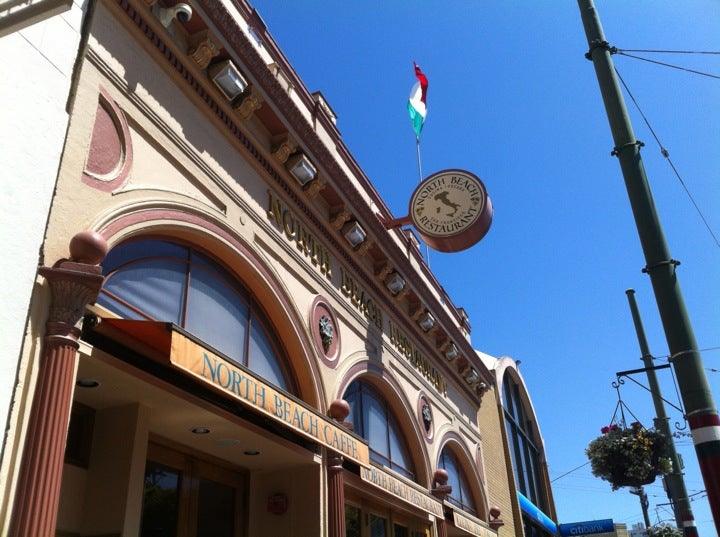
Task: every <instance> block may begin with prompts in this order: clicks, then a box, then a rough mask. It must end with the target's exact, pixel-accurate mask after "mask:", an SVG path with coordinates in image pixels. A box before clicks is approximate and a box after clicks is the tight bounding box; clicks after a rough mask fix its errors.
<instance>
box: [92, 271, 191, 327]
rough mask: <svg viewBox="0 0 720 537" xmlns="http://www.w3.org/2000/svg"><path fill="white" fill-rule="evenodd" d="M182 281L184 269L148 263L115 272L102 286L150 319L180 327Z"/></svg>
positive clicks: (184, 274) (183, 279)
mask: <svg viewBox="0 0 720 537" xmlns="http://www.w3.org/2000/svg"><path fill="white" fill-rule="evenodd" d="M185 279H186V267H185V265H183V264H181V263H178V262H174V261H168V260H151V261H143V262H140V263H133V264H131V265H127V266H126V267H125V268H123V269H122V270H120V271H118V272H115V273H114V274H112V275H111V276H110V277H109V278H108V279H107V281H106V282H105V285H104V289H105V290H106V291H108V292H109V293H111V294H112V295H114V296H117V297H120V298H122V299H123V300H124V301H125V302H126V303H128V304H130V305H132V306H135V307H136V308H137V309H139V310H141V311H143V312H144V313H146V314H147V315H148V316H149V317H151V318H152V319H155V320H157V321H165V322H173V323H175V324H178V325H180V324H181V321H182V301H183V296H184V294H185Z"/></svg>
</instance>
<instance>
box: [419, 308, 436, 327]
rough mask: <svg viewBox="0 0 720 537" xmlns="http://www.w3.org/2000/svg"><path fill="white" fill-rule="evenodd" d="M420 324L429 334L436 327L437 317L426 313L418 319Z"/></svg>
mask: <svg viewBox="0 0 720 537" xmlns="http://www.w3.org/2000/svg"><path fill="white" fill-rule="evenodd" d="M418 324H419V325H420V328H422V329H423V330H425V331H426V332H427V331H428V330H430V329H431V328H432V327H433V326H435V317H433V316H432V314H431V313H430V312H429V311H426V312H425V313H423V314H422V315H421V316H420V318H419V319H418Z"/></svg>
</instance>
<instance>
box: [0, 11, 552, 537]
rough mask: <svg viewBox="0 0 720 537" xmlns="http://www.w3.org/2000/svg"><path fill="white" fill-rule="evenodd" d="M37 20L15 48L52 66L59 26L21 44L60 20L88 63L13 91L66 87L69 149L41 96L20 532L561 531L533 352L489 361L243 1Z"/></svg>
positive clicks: (17, 438) (19, 171)
mask: <svg viewBox="0 0 720 537" xmlns="http://www.w3.org/2000/svg"><path fill="white" fill-rule="evenodd" d="M23 7H24V8H25V9H28V10H31V11H28V12H25V14H24V15H25V16H22V15H23V14H22V13H21V14H19V15H20V16H18V13H16V12H14V11H12V10H10V11H9V12H7V13H4V14H3V17H4V18H3V22H2V26H0V28H2V29H3V33H4V34H5V36H4V37H2V38H0V48H1V49H2V50H5V51H6V54H8V53H9V51H12V50H13V49H14V48H17V47H22V48H25V49H28V52H27V58H28V61H31V60H32V61H34V62H36V63H37V64H42V63H43V62H46V61H47V58H48V54H47V53H45V52H43V50H42V48H43V47H45V48H47V49H50V50H52V49H53V40H51V39H50V37H48V36H49V34H50V32H49V31H47V32H46V33H43V36H44V37H43V40H42V43H40V44H37V45H34V46H29V44H33V42H32V41H31V40H30V39H28V37H27V36H28V35H31V34H33V32H35V35H38V34H39V33H40V32H38V30H39V29H40V28H43V29H46V30H47V29H48V28H51V27H52V28H55V27H56V25H58V24H59V25H60V27H62V28H63V29H64V30H65V31H70V30H71V31H70V34H71V35H73V36H74V41H72V42H69V43H68V42H66V41H62V40H61V42H62V43H65V46H67V47H68V48H69V51H74V53H73V54H70V52H68V51H66V54H65V55H64V56H63V58H64V59H61V60H57V62H58V63H59V64H61V65H62V69H60V68H57V66H56V68H55V71H59V72H61V73H62V76H60V77H59V79H58V80H57V81H54V82H53V81H52V80H49V81H48V84H49V85H48V86H42V84H41V82H40V81H36V83H37V84H39V85H35V86H32V87H31V88H30V89H28V90H27V92H26V93H25V94H24V95H16V96H15V98H17V99H20V98H23V97H24V98H26V99H30V100H31V101H32V100H35V99H40V98H42V95H43V94H44V92H47V91H55V92H57V94H54V95H53V99H54V101H53V104H52V106H51V107H50V108H51V109H52V110H51V111H52V115H50V116H49V117H47V118H45V120H46V121H48V122H51V123H52V126H53V129H54V130H52V131H50V132H44V135H45V136H47V137H49V138H51V139H52V146H51V147H52V148H54V149H52V150H51V151H48V152H47V154H46V153H45V150H44V147H42V145H41V144H37V145H33V144H32V140H30V138H32V132H33V129H34V128H37V126H38V125H42V124H43V123H42V122H43V118H42V109H35V108H33V106H32V105H31V104H30V103H26V104H27V106H25V107H23V114H24V115H25V116H27V115H29V116H30V119H26V120H24V121H25V122H27V125H26V126H25V127H24V130H23V128H21V127H22V124H23V114H19V113H18V114H17V116H13V119H14V122H11V123H10V125H11V126H10V127H4V131H5V132H4V134H10V133H11V132H13V130H14V131H15V132H16V133H17V135H18V141H17V145H23V152H19V150H18V153H17V154H15V155H11V154H9V153H7V154H6V157H7V158H10V159H11V160H18V161H19V162H18V163H17V165H16V167H14V168H11V169H12V170H14V171H15V172H16V173H15V176H14V177H13V178H12V188H14V189H15V190H14V191H15V192H17V193H18V196H19V197H18V198H17V199H18V202H17V203H18V204H17V205H16V206H14V207H12V210H13V211H14V213H12V214H11V219H14V218H17V219H18V221H19V222H21V223H22V222H24V221H28V222H30V235H31V236H29V237H25V236H23V237H20V236H17V235H16V236H12V237H8V239H7V242H8V244H9V245H10V246H11V251H15V250H17V251H18V252H21V253H22V257H23V259H24V261H23V263H22V264H21V265H19V266H18V270H16V271H13V272H11V271H10V270H8V271H7V272H6V271H5V270H3V272H4V273H5V274H4V276H3V277H4V278H7V279H8V282H9V283H8V285H9V286H10V287H13V286H12V282H16V281H19V280H16V279H15V278H25V280H27V285H24V286H20V285H16V286H14V287H15V290H14V291H13V293H14V294H13V301H14V302H13V303H12V307H13V309H14V310H15V312H14V320H13V323H14V324H10V325H9V327H8V328H6V331H8V334H7V337H6V338H3V339H6V340H7V341H9V342H11V344H12V345H15V347H12V348H10V349H9V354H10V355H11V356H15V355H17V356H18V360H17V362H16V363H13V364H12V366H11V368H9V369H7V370H3V379H2V382H3V384H4V385H5V386H6V387H7V392H8V393H9V394H10V395H9V397H10V400H9V401H8V402H7V424H8V426H7V428H6V434H5V437H4V442H3V451H2V462H1V465H0V476H2V479H1V480H0V481H1V482H2V485H1V487H2V488H1V489H0V521H1V522H2V526H1V528H2V530H1V531H2V534H3V535H13V536H21V535H22V536H28V537H30V536H32V537H37V536H41V535H42V536H45V535H47V536H50V535H62V536H66V537H70V536H101V535H102V536H110V535H113V536H115V535H118V536H120V535H121V536H166V535H167V536H175V535H178V536H179V535H182V536H204V535H208V536H210V535H212V536H218V537H225V536H227V537H238V536H252V537H254V536H276V535H287V536H309V535H327V536H330V537H340V536H345V535H348V536H363V537H366V536H384V535H393V536H396V537H402V536H408V537H417V536H428V537H429V536H442V537H444V536H460V535H468V534H470V535H482V536H485V537H494V536H495V535H502V536H505V535H507V536H510V535H516V536H518V537H519V536H522V535H529V534H533V535H543V534H551V533H553V532H554V530H553V527H552V520H554V519H556V516H555V512H554V506H553V502H552V494H551V490H550V487H549V479H548V475H547V465H546V463H545V455H544V449H543V447H542V439H541V436H540V432H539V428H538V426H537V423H536V420H535V417H534V412H533V411H532V405H531V404H530V399H529V397H528V394H527V391H526V389H525V387H524V383H523V382H522V378H521V377H520V375H519V373H518V372H517V368H516V367H515V364H514V362H513V361H512V360H510V359H509V358H502V359H500V360H497V359H494V358H492V357H490V356H487V355H484V354H482V353H478V352H477V351H476V350H475V349H473V347H472V344H471V341H470V323H469V319H468V317H467V315H466V314H465V312H464V310H462V308H457V307H455V306H454V305H453V303H452V300H451V297H448V296H446V295H445V292H444V291H443V289H442V287H441V286H440V284H439V283H438V282H437V280H436V279H435V277H434V275H433V274H432V273H431V272H430V270H429V268H428V267H427V265H426V264H425V263H424V261H423V258H422V255H421V253H420V251H419V248H418V242H417V240H416V238H415V236H414V235H413V234H412V232H411V231H409V230H403V229H401V228H400V227H392V226H388V225H387V224H388V222H389V221H391V220H392V219H393V215H391V214H390V211H389V210H388V208H387V207H386V206H385V204H384V203H383V201H382V199H381V198H380V196H379V195H378V193H377V192H376V190H375V189H374V187H373V186H372V184H371V182H370V180H369V179H368V178H367V177H366V176H365V175H364V173H363V172H362V170H361V168H360V167H359V165H358V164H357V162H355V160H354V159H353V157H352V155H351V154H350V153H349V152H348V150H347V148H346V147H345V146H344V144H343V142H342V140H341V137H340V133H339V131H338V128H337V126H336V116H335V113H334V111H333V109H332V108H331V107H330V105H329V104H328V103H327V102H326V101H325V99H324V98H323V96H322V94H320V93H311V92H309V91H308V90H307V88H306V87H305V86H304V85H303V83H302V81H301V80H300V78H299V77H298V76H297V74H296V73H295V71H294V70H293V68H292V66H291V65H290V64H289V63H288V61H287V59H286V58H285V56H284V55H283V54H282V52H281V51H280V50H279V49H278V48H277V46H276V44H275V42H274V41H273V39H272V37H271V35H270V34H269V33H268V30H267V29H266V28H265V25H264V23H263V21H262V19H261V18H260V17H259V15H258V14H257V13H256V12H255V11H254V10H253V8H252V6H251V5H250V4H249V3H247V2H245V1H242V0H235V1H230V0H226V1H218V0H197V1H193V2H191V3H189V4H171V3H162V2H158V1H155V0H112V1H110V0H108V1H103V2H86V3H75V4H71V3H70V2H55V1H49V0H45V1H42V0H39V1H37V2H29V3H27V5H26V6H23ZM68 28H69V29H70V30H68ZM27 74H28V76H29V77H30V78H32V77H33V76H36V75H37V73H34V72H28V73H27ZM15 76H17V74H16V75H15ZM20 89H22V88H20ZM3 91H7V92H10V91H11V90H10V89H7V88H6V89H4V90H3ZM6 98H7V99H9V98H10V97H8V96H6ZM40 130H42V129H40ZM23 133H26V134H23ZM20 142H23V143H22V144H21V143H20ZM33 159H34V160H33ZM34 162H37V163H39V164H41V166H42V167H41V169H42V170H44V171H43V173H42V174H41V175H42V181H41V182H40V187H39V188H40V190H39V191H38V192H36V193H35V194H30V193H29V192H28V191H27V190H26V184H27V180H28V179H29V178H30V175H31V174H32V170H33V163H34ZM52 170H55V171H54V172H52ZM23 205H24V207H23ZM27 207H33V209H37V210H34V211H32V215H29V214H25V213H29V212H31V211H27ZM23 219H25V220H23ZM13 249H14V250H13ZM38 251H39V252H40V256H39V259H38V258H37V252H38ZM33 256H35V257H33ZM33 259H34V260H35V261H34V262H33ZM18 312H22V313H18ZM20 325H22V327H21V326H20ZM6 366H7V364H6ZM3 410H5V409H3ZM528 506H530V507H528ZM536 511H538V512H541V513H542V514H543V516H544V517H546V518H547V519H548V520H550V524H543V522H542V521H543V520H544V519H543V518H542V517H540V516H537V513H536ZM533 513H535V514H533Z"/></svg>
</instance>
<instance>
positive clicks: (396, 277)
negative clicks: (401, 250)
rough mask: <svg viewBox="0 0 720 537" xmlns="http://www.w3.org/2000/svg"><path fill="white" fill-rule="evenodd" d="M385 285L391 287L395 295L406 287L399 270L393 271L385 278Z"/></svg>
mask: <svg viewBox="0 0 720 537" xmlns="http://www.w3.org/2000/svg"><path fill="white" fill-rule="evenodd" d="M385 287H387V288H388V289H390V292H391V293H392V294H394V295H396V294H398V293H399V292H400V291H402V289H403V287H405V280H403V279H402V276H400V274H398V273H397V272H393V273H392V274H390V275H389V276H388V277H387V278H385Z"/></svg>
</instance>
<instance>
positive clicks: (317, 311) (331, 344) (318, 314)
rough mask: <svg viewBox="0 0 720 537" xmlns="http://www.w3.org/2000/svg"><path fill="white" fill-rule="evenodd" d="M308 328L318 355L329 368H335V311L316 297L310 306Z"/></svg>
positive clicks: (337, 332) (337, 347)
mask: <svg viewBox="0 0 720 537" xmlns="http://www.w3.org/2000/svg"><path fill="white" fill-rule="evenodd" d="M309 321H310V323H309V328H310V332H311V335H312V340H313V343H314V344H315V348H316V349H317V351H318V354H319V355H320V357H321V358H322V360H323V361H324V362H325V364H326V365H328V366H330V367H333V368H334V367H336V366H337V358H338V356H339V354H340V330H339V329H338V321H337V317H336V316H335V311H334V310H333V308H332V306H330V303H329V301H328V300H327V299H326V298H325V297H322V296H319V295H318V296H316V297H315V298H314V299H313V301H312V302H311V304H310V312H309Z"/></svg>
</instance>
